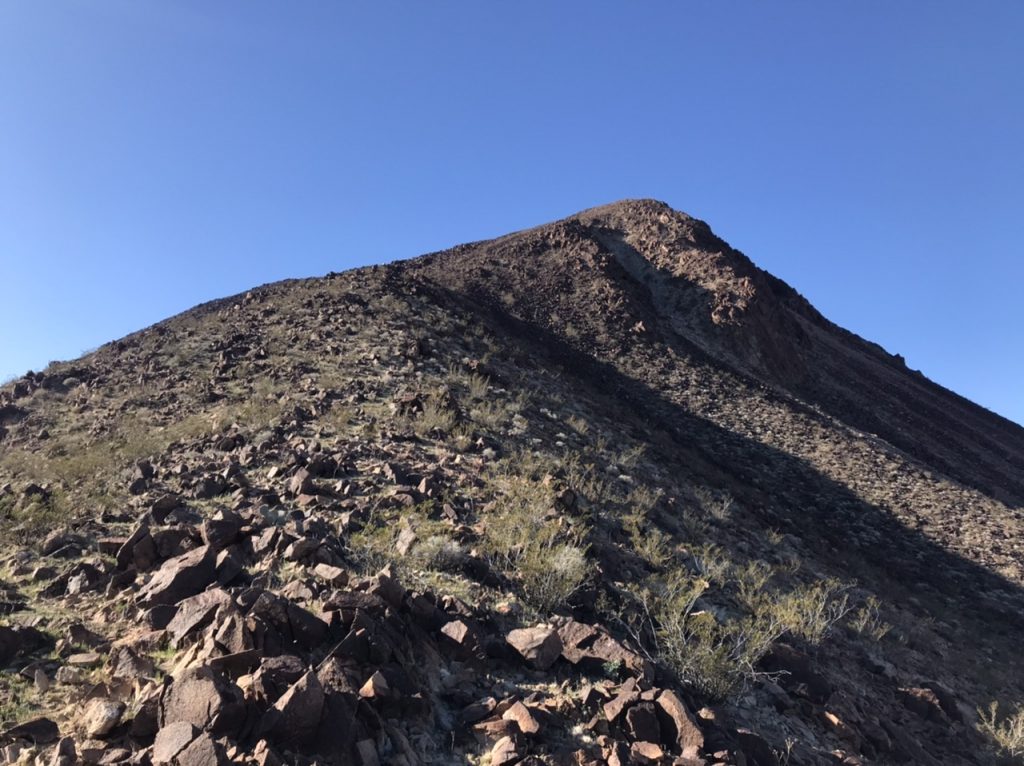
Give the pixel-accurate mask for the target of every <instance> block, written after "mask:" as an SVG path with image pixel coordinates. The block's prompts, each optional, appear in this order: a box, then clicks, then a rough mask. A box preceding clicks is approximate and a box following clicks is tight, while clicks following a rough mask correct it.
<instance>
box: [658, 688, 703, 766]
mask: <svg viewBox="0 0 1024 766" xmlns="http://www.w3.org/2000/svg"><path fill="white" fill-rule="evenodd" d="M655 704H656V705H657V706H658V718H659V721H660V724H661V735H662V741H664V742H671V743H673V744H674V745H675V746H676V747H678V748H679V750H680V752H681V753H682V754H683V756H684V757H688V758H693V757H695V756H697V754H698V753H700V750H701V748H702V747H704V734H703V733H702V732H701V730H700V728H699V727H698V726H697V722H696V721H695V720H694V718H693V716H692V715H690V711H689V710H687V709H686V705H684V704H683V701H682V700H681V699H679V697H678V696H677V695H676V693H675V692H673V691H672V690H671V689H666V690H665V691H663V692H662V693H661V694H659V695H658V696H657V698H656V699H655Z"/></svg>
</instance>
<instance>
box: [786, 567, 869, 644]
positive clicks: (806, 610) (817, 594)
mask: <svg viewBox="0 0 1024 766" xmlns="http://www.w3.org/2000/svg"><path fill="white" fill-rule="evenodd" d="M847 590H848V586H846V585H844V584H843V583H842V582H840V581H839V580H836V579H833V578H828V579H825V580H818V581H816V582H813V583H810V584H808V585H801V586H798V587H797V588H794V589H793V590H792V591H790V592H788V593H785V594H782V595H780V596H777V597H775V598H773V599H772V600H771V601H770V603H769V609H770V610H771V611H772V612H774V617H775V619H777V620H778V622H779V623H780V624H782V625H783V626H784V627H785V629H786V631H787V632H789V633H790V634H792V635H794V636H796V637H798V638H801V639H803V640H804V641H807V642H808V643H810V644H820V643H821V642H822V641H823V640H824V638H825V636H826V635H828V632H829V631H830V630H831V629H832V626H833V625H835V624H836V623H837V622H839V621H840V620H841V619H843V617H845V616H846V614H847V612H849V611H850V606H849V595H848V594H847V592H846V591H847Z"/></svg>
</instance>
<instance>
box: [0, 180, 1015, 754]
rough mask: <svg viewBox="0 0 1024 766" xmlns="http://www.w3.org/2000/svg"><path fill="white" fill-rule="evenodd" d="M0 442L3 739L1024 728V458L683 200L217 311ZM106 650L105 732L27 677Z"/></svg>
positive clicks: (151, 335)
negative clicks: (20, 724) (205, 702)
mask: <svg viewBox="0 0 1024 766" xmlns="http://www.w3.org/2000/svg"><path fill="white" fill-rule="evenodd" d="M0 420H2V422H0V427H2V428H3V431H0V434H2V440H0V509H2V510H3V511H4V513H5V515H6V517H7V522H6V525H5V532H4V534H5V535H6V538H7V540H9V541H10V542H11V544H12V546H13V545H17V546H18V548H17V550H14V549H13V548H12V551H14V552H12V554H11V555H10V556H9V557H8V559H7V568H8V576H7V581H8V585H9V596H8V601H9V602H10V603H11V604H14V605H22V606H21V607H18V608H21V609H22V611H20V612H18V613H17V614H15V615H12V617H11V618H10V622H11V625H10V626H9V627H8V628H7V629H6V632H3V630H4V629H3V628H2V626H0V639H3V640H2V641H0V648H3V652H0V654H2V655H3V658H4V660H5V662H6V663H7V664H9V665H10V666H11V667H12V668H13V669H17V670H20V675H11V676H10V681H9V683H8V684H7V689H6V699H7V703H6V705H5V708H4V710H5V711H8V712H5V714H4V715H3V716H2V717H5V718H9V719H11V720H10V722H11V723H14V722H15V721H16V720H21V719H23V718H26V717H31V716H32V715H39V714H43V713H45V714H46V715H48V716H49V718H47V720H50V719H52V720H53V721H56V722H57V725H58V726H59V728H60V731H61V732H62V733H70V734H71V735H72V736H73V737H74V738H75V745H76V746H77V747H78V749H79V751H82V750H83V748H84V749H88V748H89V747H91V748H92V749H93V750H94V751H96V752H108V753H109V752H113V751H114V750H117V749H118V748H121V749H122V750H123V751H124V757H125V758H143V757H154V758H157V760H159V757H158V756H159V755H160V753H163V752H164V751H163V750H162V749H161V748H162V744H165V743H163V742H162V739H161V738H163V740H168V738H169V737H171V734H173V733H174V731H172V728H171V727H172V726H173V725H174V724H176V723H180V722H181V721H182V720H187V721H188V722H189V723H190V724H191V725H192V726H194V727H196V728H195V729H194V730H192V729H190V730H188V732H187V733H186V734H184V735H181V736H182V737H183V741H184V745H182V747H186V746H187V750H188V751H189V752H191V751H192V750H195V753H199V752H200V751H201V750H202V752H206V753H208V754H209V753H215V755H210V756H209V757H208V758H207V760H209V758H215V759H220V760H222V761H226V760H227V759H229V758H233V759H235V760H239V761H243V760H245V758H250V757H252V753H254V752H256V750H255V749H257V748H258V749H259V752H260V753H261V754H262V755H260V758H263V759H264V760H263V761H261V762H272V760H273V758H274V757H279V756H280V757H286V758H294V759H298V760H301V759H302V758H303V757H309V758H313V757H316V755H317V754H319V756H320V757H322V758H327V759H328V760H330V761H331V762H354V763H372V762H374V761H373V759H374V758H378V759H380V761H381V762H393V763H412V762H418V761H423V762H439V763H448V762H451V763H461V762H475V761H476V760H477V759H480V758H488V757H489V758H490V762H491V763H513V762H516V761H517V760H518V759H521V758H527V757H532V758H539V759H541V760H542V761H547V762H559V763H560V762H574V763H578V762H591V763H603V762H608V763H614V762H619V763H625V762H627V761H628V759H630V758H632V759H633V761H636V762H658V759H659V758H662V762H665V763H669V762H672V759H673V758H684V757H685V758H689V759H691V760H690V762H696V760H697V759H700V758H703V759H705V760H706V761H707V762H709V763H710V762H716V761H721V762H727V763H742V762H746V763H752V762H753V763H774V762H777V760H778V759H779V758H780V757H782V756H780V754H781V753H783V752H784V751H788V758H789V761H788V762H789V763H828V762H835V761H842V760H843V759H844V758H845V759H846V761H844V762H848V763H854V762H864V763H868V762H878V763H889V762H915V763H918V762H919V763H986V762H989V760H990V755H989V751H988V746H989V743H988V742H987V741H986V739H985V738H984V737H983V736H981V735H980V734H979V733H978V732H977V731H976V730H975V726H974V723H975V721H974V718H975V714H974V712H973V711H974V708H975V707H976V706H978V705H983V704H987V703H988V702H989V701H990V700H995V699H999V700H1003V701H1005V702H1012V701H1014V700H1021V699H1024V689H1021V681H1020V679H1021V677H1022V676H1021V673H1020V658H1019V651H1018V643H1019V637H1020V635H1021V629H1022V627H1024V620H1022V616H1024V598H1022V592H1021V583H1022V577H1024V569H1022V548H1021V540H1022V531H1024V512H1022V510H1021V505H1022V501H1024V478H1022V477H1024V429H1021V428H1019V427H1017V426H1015V425H1013V424H1011V423H1009V422H1007V421H1005V420H1003V419H1001V418H999V417H998V416H996V415H993V414H992V413H989V412H987V411H985V410H983V409H982V408H979V407H977V406H976V405H974V404H972V403H970V402H968V401H966V400H964V399H962V398H960V397H958V396H956V395H955V394H953V393H951V392H949V391H946V390H945V389H942V388H941V387H939V386H937V385H935V384H934V383H931V382H930V381H928V380H927V379H926V378H924V377H923V376H922V375H920V374H919V373H915V372H912V371H909V370H907V369H906V367H905V366H904V365H903V364H902V362H901V360H900V359H899V358H898V357H893V356H890V355H888V354H887V353H885V352H884V351H883V350H882V349H880V348H879V347H877V346H875V345H873V344H871V343H869V342H867V341H864V340H862V339H860V338H858V337H856V336H855V335H853V334H851V333H849V332H847V331H845V330H842V329H841V328H839V327H837V326H835V325H833V324H832V323H830V322H829V321H828V320H827V319H825V318H824V317H823V316H821V315H820V314H819V313H818V312H817V311H816V310H815V309H814V308H813V307H812V306H811V305H810V304H809V303H808V302H807V301H806V300H804V299H803V298H802V297H801V296H799V295H798V294H797V293H796V292H795V291H794V290H793V289H792V288H790V287H789V286H788V285H786V284H784V283H783V282H781V281H780V280H778V279H776V278H774V277H772V276H771V275H769V274H767V273H765V272H763V271H761V270H760V269H758V268H757V267H756V266H755V265H754V264H752V263H751V262H750V260H749V259H747V258H746V257H745V256H743V255H742V254H741V253H738V252H737V251H735V250H732V249H731V248H730V247H729V246H728V245H727V244H726V243H725V242H723V241H722V240H720V239H718V238H717V237H716V236H715V235H714V234H713V233H712V232H711V230H710V229H709V228H708V226H707V225H706V224H704V223H702V222H700V221H697V220H695V219H692V218H690V217H688V216H686V215H684V214H681V213H678V212H676V211H673V210H671V209H670V208H668V207H667V206H665V205H663V204H662V203H658V202H654V201H649V200H639V201H624V202H620V203H615V204H613V205H609V206H605V207H601V208H595V209H592V210H588V211H584V212H582V213H580V214H578V215H576V216H572V217H570V218H567V219H565V220H563V221H559V222H556V223H553V224H548V225H545V226H541V227H538V228H536V229H531V230H528V231H524V232H518V233H516V234H511V235H508V236H506V237H502V238H499V239H496V240H492V241H488V242H480V243H474V244H469V245H462V246H459V247H456V248H453V249H452V250H449V251H445V252H442V253H435V254H432V255H428V256H423V257H422V258H418V259H415V260H412V261H404V262H399V263H395V264H391V265H389V266H385V267H374V268H370V269H363V270H357V271H353V272H347V273H344V274H332V275H328V277H326V278H324V279H320V280H300V281H291V282H283V283H278V284H275V285H268V286H265V287H261V288H257V289H254V290H252V291H250V292H249V293H246V294H245V295H243V296H236V297H234V298H228V299H224V300H222V301H217V302H214V303H212V304H206V305H204V306H200V307H197V308H196V309H194V310H192V311H190V312H186V313H185V314H182V315H180V316H178V317H174V318H172V319H169V320H167V321H166V322H162V323H160V324H159V325H156V326H154V327H152V328H149V329H147V330H144V331H142V332H140V333H136V334H134V335H132V336H129V337H127V338H125V339H123V340H121V341H116V342H114V343H111V344H108V345H107V346H104V347H102V348H101V349H99V350H98V351H97V352H95V353H93V354H91V355H88V356H86V357H83V358H82V359H80V360H76V361H74V362H69V363H61V364H54V365H51V367H50V368H48V369H47V370H46V371H44V372H43V373H38V374H30V375H28V376H26V377H25V378H23V379H21V380H18V381H14V382H13V383H12V384H10V385H8V386H7V387H6V388H5V389H3V390H2V391H0ZM47 533H50V534H49V536H48V537H47V538H46V539H45V540H42V541H41V538H42V537H44V536H46V535H47ZM40 541H41V542H40ZM189 557H192V559H196V561H194V562H192V563H191V564H189V562H190V561H191V559H190V558H189ZM385 565H388V566H390V567H391V569H390V570H388V574H386V575H383V576H381V575H378V574H377V572H378V571H379V570H380V569H381V568H382V567H384V566H385ZM154 573H155V574H154ZM339 573H340V574H339ZM182 583H186V585H187V587H186V585H182ZM399 583H401V585H399ZM181 598H185V599H188V600H187V601H185V602H184V603H183V604H182V605H181V606H179V607H175V605H174V602H177V601H179V600H180V599H181ZM12 608H15V607H12ZM85 615H89V618H88V619H86V618H85ZM300 625H301V626H304V627H303V628H302V629H301V630H300V629H299V627H298V626H300ZM544 625H549V626H550V627H543V626H544ZM72 626H73V627H72ZM537 626H540V627H537ZM584 626H585V627H584ZM514 630H525V631H527V633H513V634H509V631H514ZM33 631H35V632H33ZM82 631H86V633H83V632H82ZM87 634H88V636H93V637H94V638H93V639H90V640H89V641H85V640H84V638H83V637H85V636H86V635H87ZM506 635H508V636H509V639H508V640H506V638H505V636H506ZM76 636H77V637H76ZM374 637H378V638H374ZM527 639H529V640H527ZM523 641H526V643H527V644H529V648H526V649H525V654H522V655H521V654H520V649H522V648H523V646H524V644H523ZM4 642H6V643H4ZM574 642H576V643H574ZM90 645H91V649H92V650H95V651H96V653H97V657H96V659H95V662H96V663H97V665H96V666H95V669H93V670H89V673H90V674H91V676H90V678H91V680H94V681H99V682H101V683H102V684H104V686H103V687H102V689H99V690H98V691H97V690H96V689H93V690H92V691H90V692H89V693H88V695H91V697H92V698H98V699H102V700H105V701H106V702H108V703H109V704H110V705H111V706H112V709H113V708H117V706H118V705H122V706H125V707H126V709H124V710H122V711H120V712H119V713H118V714H117V715H116V716H113V714H111V717H112V718H116V719H117V720H116V721H115V723H114V724H112V727H111V728H110V730H109V731H103V732H102V733H101V734H98V733H97V732H98V731H99V730H100V729H102V728H103V727H99V728H96V727H93V728H92V731H90V720H88V719H89V714H91V713H92V712H93V711H92V708H90V709H89V711H87V713H86V714H85V715H84V718H83V714H82V711H81V709H80V707H81V706H80V704H78V700H80V699H81V698H82V695H83V690H82V688H81V686H80V685H78V684H74V683H63V682H60V683H56V684H50V682H49V681H47V682H45V683H44V684H43V685H48V686H50V688H49V689H48V690H47V691H45V692H39V693H38V694H30V693H28V691H27V690H26V689H25V688H24V684H25V681H19V680H18V679H19V678H21V679H30V678H34V677H35V674H36V671H41V672H42V673H43V674H44V675H45V676H46V678H47V679H50V678H53V677H54V675H55V674H56V673H58V672H61V673H64V675H65V676H70V675H73V674H72V673H70V671H67V672H65V670H58V669H59V668H67V667H72V666H74V663H73V662H71V659H72V658H73V657H74V656H75V655H76V654H83V653H84V652H83V651H82V650H84V649H87V648H90ZM595 647H597V648H595ZM47 652H49V654H47ZM125 652H130V654H131V656H132V657H134V658H135V659H134V660H133V668H135V671H137V672H135V671H133V673H132V674H131V675H130V676H129V677H130V678H131V679H132V681H133V684H134V685H131V684H129V686H131V688H125V687H124V685H123V684H121V685H119V682H118V678H121V677H123V675H124V674H123V673H121V665H122V664H123V662H124V661H123V657H124V656H125ZM225 658H228V659H225ZM524 662H525V663H526V665H525V666H524V664H523V663H524ZM146 663H150V664H149V665H148V666H147V665H146ZM289 663H290V664H289ZM138 666H141V669H140V668H139V667H138ZM284 666H287V667H288V668H290V669H283V668H284ZM86 667H90V666H88V665H86ZM210 667H212V668H214V671H215V673H214V676H211V677H210V678H207V677H206V676H203V677H202V678H199V677H198V676H196V674H197V673H198V674H200V675H202V673H209V672H210V671H209V670H208V669H209V668H210ZM147 668H148V669H147ZM306 668H313V669H314V670H315V673H312V674H310V673H307V674H306V675H303V671H304V670H305V669H306ZM161 669H162V671H163V672H165V673H167V674H168V676H169V677H170V678H171V679H173V680H172V681H170V682H158V681H157V680H156V679H157V678H158V676H159V673H158V670H161ZM375 673H379V674H380V675H379V676H374V674H375ZM56 678H57V680H58V681H59V680H60V676H59V675H58V676H56ZM374 678H377V680H376V681H374ZM382 679H383V681H382ZM382 683H383V685H382ZM19 684H20V685H19ZM189 684H192V685H195V684H201V685H202V686H203V688H204V689H205V690H207V691H206V692H204V693H207V692H208V693H209V694H210V695H213V696H215V697H216V698H217V699H218V700H220V702H218V703H217V704H218V705H222V706H227V707H225V708H224V709H225V711H227V710H228V708H230V710H231V711H234V712H233V713H232V714H231V715H228V712H223V715H224V716H225V717H226V718H225V720H227V719H228V718H230V719H231V720H232V721H233V722H232V723H231V724H230V725H227V724H225V725H218V724H217V722H216V720H214V719H216V718H217V717H216V716H212V717H204V716H202V715H198V714H195V715H194V714H193V713H192V712H189V711H188V710H185V711H184V712H182V708H183V705H182V703H181V701H180V700H179V699H178V697H180V695H179V694H178V692H176V691H175V690H176V689H177V690H179V691H180V690H182V689H186V688H191V687H190V686H189ZM366 684H369V686H368V687H367V686H366ZM631 685H632V686H631ZM392 687H393V688H392ZM40 688H41V687H40ZM210 690H214V691H210ZM214 692H215V693H214ZM176 695H177V696H176ZM634 695H635V696H634ZM488 699H491V702H486V700H488ZM295 700H305V701H306V702H305V703H303V704H299V702H296V701H295ZM480 700H485V701H484V702H481V701H480ZM676 703H678V705H677V706H675V707H674V705H676ZM96 704H98V703H96ZM708 704H712V705H713V707H710V708H709V707H703V708H702V706H706V705H708ZM147 705H148V706H149V707H148V708H147V707H146V706H147ZM595 706H596V707H595ZM609 706H610V707H609ZM186 707H187V706H186ZM147 711H148V712H147ZM595 713H596V715H595ZM96 715H99V714H98V713H97V714H96ZM147 716H148V717H147ZM232 716H234V717H233V718H232ZM477 716H479V717H477ZM236 719H237V720H236ZM282 720H283V721H287V722H288V723H287V725H286V724H282V723H281V721H282ZM341 721H346V722H347V723H345V724H344V725H343V724H342V723H340V722H341ZM332 722H333V723H332ZM38 726H44V724H38V723H37V727H38ZM296 727H297V728H298V729H300V730H302V729H303V728H304V727H305V729H309V731H308V732H307V733H306V734H304V735H302V736H298V735H294V736H293V735H292V734H291V733H289V732H290V731H291V730H292V729H295V728H296ZM164 730H167V731H166V732H165V731H164ZM199 730H203V732H204V733H203V734H199V733H198V732H199ZM327 730H332V731H334V734H335V735H336V736H334V737H333V738H330V737H328V738H326V739H325V735H324V731H327ZM158 731H159V732H160V734H159V735H158V736H157V738H156V743H155V745H154V744H153V736H154V734H157V732H158ZM168 732H169V733H168ZM317 732H320V733H317ZM687 732H689V733H688V734H687ZM36 733H38V732H36ZM179 734H180V732H179ZM7 737H8V740H9V741H10V742H11V743H12V747H19V746H22V745H23V744H24V742H25V740H26V737H25V736H24V732H23V731H20V730H18V729H15V730H14V731H13V732H10V731H9V732H8V735H7ZM37 738H38V737H37ZM47 738H52V737H44V739H47ZM90 741H91V742H94V744H91V745H90V744H89V742H90ZM168 741H169V740H168ZM63 746H64V747H65V748H66V747H70V745H69V744H67V743H65V744H64V745H63ZM203 748H206V750H203ZM656 750H660V751H661V752H662V756H658V755H657V752H656ZM371 751H372V752H371ZM773 751H774V752H773ZM47 752H48V751H47ZM184 752H186V751H184V750H183V751H182V753H184ZM195 753H193V755H190V756H188V757H189V758H193V757H195V758H199V757H200V756H199V755H196V754H195ZM288 753H292V755H287V754H288ZM303 754H305V755H303ZM837 754H838V755H837ZM172 756H173V757H174V758H178V760H179V761H181V762H185V760H183V759H185V756H184V755H182V754H181V753H178V754H177V755H174V754H172ZM111 757H113V756H111ZM160 757H162V756H160ZM204 757H205V756H204ZM503 758H507V759H508V760H502V759H503ZM645 758H646V759H648V760H647V761H644V760H643V759H645ZM268 759H269V760H268ZM567 759H569V760H567ZM571 759H575V760H571ZM616 759H618V761H616ZM111 762H116V761H111ZM196 762H198V761H196ZM289 762H292V761H289Z"/></svg>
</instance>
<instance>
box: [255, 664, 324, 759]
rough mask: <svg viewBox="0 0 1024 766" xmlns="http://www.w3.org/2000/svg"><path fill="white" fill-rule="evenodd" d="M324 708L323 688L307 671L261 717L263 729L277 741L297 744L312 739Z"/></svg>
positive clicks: (312, 674) (313, 675)
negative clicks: (263, 716)
mask: <svg viewBox="0 0 1024 766" xmlns="http://www.w3.org/2000/svg"><path fill="white" fill-rule="evenodd" d="M323 708H324V688H323V686H321V684H320V680H319V679H318V678H317V677H316V673H314V672H313V671H312V670H310V671H307V672H306V673H305V674H304V675H303V676H302V677H301V678H300V679H299V680H298V681H296V682H295V683H294V684H292V686H291V687H290V688H289V689H288V691H287V692H285V693H284V694H283V695H282V696H281V698H280V699H279V700H277V702H275V703H274V706H273V708H271V710H270V711H269V712H268V714H267V717H266V719H265V721H264V727H263V729H264V731H265V732H266V733H267V734H268V736H270V737H271V738H272V739H275V740H277V741H278V742H282V743H286V744H292V745H301V744H304V743H308V742H310V741H312V739H313V738H314V736H315V735H316V731H317V727H318V726H319V725H320V716H321V714H322V713H323Z"/></svg>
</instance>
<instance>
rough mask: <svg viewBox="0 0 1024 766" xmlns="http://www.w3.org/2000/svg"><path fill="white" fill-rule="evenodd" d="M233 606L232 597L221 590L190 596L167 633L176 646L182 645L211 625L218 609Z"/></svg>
mask: <svg viewBox="0 0 1024 766" xmlns="http://www.w3.org/2000/svg"><path fill="white" fill-rule="evenodd" d="M233 606H234V602H233V601H232V599H231V596H229V595H228V594H227V592H226V591H224V590H221V589H220V588H211V589H210V590H206V591H203V592H202V593H199V594H197V595H195V596H190V597H189V598H186V599H184V600H183V601H182V602H181V603H180V605H179V606H178V611H177V612H175V614H174V618H173V619H172V620H171V621H170V622H169V623H168V624H167V632H168V633H169V634H170V635H171V638H172V639H173V640H174V642H175V643H176V644H180V643H181V641H182V640H183V639H185V638H186V637H188V636H190V635H192V634H193V633H195V632H196V631H199V630H201V629H202V628H203V627H205V626H206V625H207V624H209V622H210V621H211V620H212V619H213V616H214V614H215V613H216V611H217V609H219V608H221V607H229V608H231V607H233Z"/></svg>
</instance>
